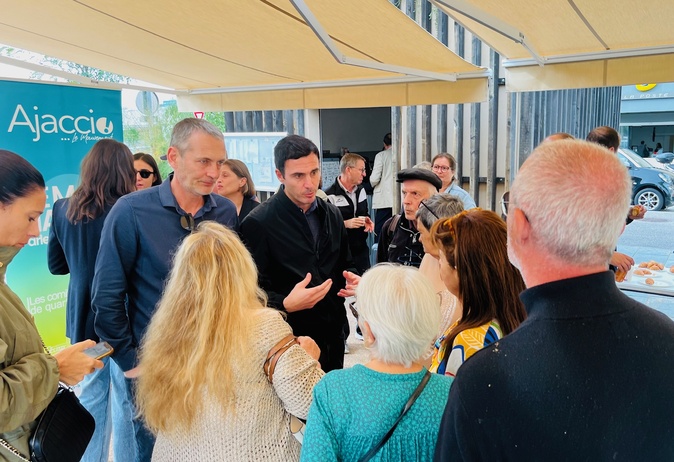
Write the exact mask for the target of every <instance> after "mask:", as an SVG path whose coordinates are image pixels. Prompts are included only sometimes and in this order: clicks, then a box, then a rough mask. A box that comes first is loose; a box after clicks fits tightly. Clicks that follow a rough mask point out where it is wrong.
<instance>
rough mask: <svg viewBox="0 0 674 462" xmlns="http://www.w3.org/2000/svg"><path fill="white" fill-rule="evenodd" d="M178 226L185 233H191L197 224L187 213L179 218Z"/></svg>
mask: <svg viewBox="0 0 674 462" xmlns="http://www.w3.org/2000/svg"><path fill="white" fill-rule="evenodd" d="M180 226H182V227H183V229H184V230H185V231H189V232H190V233H193V232H194V230H195V229H196V227H197V224H196V223H195V221H194V217H193V216H192V214H191V213H188V214H186V215H183V216H181V217H180Z"/></svg>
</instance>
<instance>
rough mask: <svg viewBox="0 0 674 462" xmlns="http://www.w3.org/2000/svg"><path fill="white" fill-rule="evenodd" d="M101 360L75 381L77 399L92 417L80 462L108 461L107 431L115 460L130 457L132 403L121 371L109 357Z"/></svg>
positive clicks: (133, 448) (132, 446) (132, 449)
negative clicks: (90, 432)
mask: <svg viewBox="0 0 674 462" xmlns="http://www.w3.org/2000/svg"><path fill="white" fill-rule="evenodd" d="M102 361H103V364H104V366H103V368H101V369H98V370H96V371H94V372H93V373H91V374H89V375H87V376H86V377H85V378H84V380H83V381H82V382H81V383H80V384H79V385H78V388H79V398H80V402H81V403H82V405H83V406H84V407H85V408H86V409H87V410H88V411H89V413H90V414H91V415H92V416H93V417H94V420H95V421H96V429H95V430H94V434H93V436H92V437H91V441H90V442H89V446H87V450H86V452H85V453H84V456H82V462H108V456H109V453H110V436H111V435H112V445H113V448H112V452H113V456H114V460H115V462H126V461H133V460H135V458H136V444H135V441H134V436H133V427H132V425H131V421H132V419H133V407H132V403H131V397H130V395H129V391H128V389H127V387H126V383H125V382H124V373H123V372H122V370H121V369H120V368H119V366H117V364H116V363H115V362H114V361H112V360H110V358H103V360H102Z"/></svg>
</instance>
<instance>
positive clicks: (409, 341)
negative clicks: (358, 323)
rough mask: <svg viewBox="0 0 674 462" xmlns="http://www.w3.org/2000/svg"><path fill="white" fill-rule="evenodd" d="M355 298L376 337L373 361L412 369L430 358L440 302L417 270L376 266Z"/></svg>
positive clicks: (386, 265)
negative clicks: (419, 362)
mask: <svg viewBox="0 0 674 462" xmlns="http://www.w3.org/2000/svg"><path fill="white" fill-rule="evenodd" d="M356 297H357V299H358V312H359V315H360V319H361V320H363V321H367V323H368V324H369V326H370V329H371V330H372V334H373V335H374V337H375V342H374V344H373V345H372V349H371V353H372V356H373V357H374V358H376V359H379V360H381V361H384V362H386V363H389V364H402V365H404V366H406V367H409V366H410V365H411V364H412V363H413V362H415V361H419V360H421V359H424V358H426V357H427V356H428V354H429V353H430V349H431V345H432V344H433V340H434V339H435V337H436V335H437V331H438V327H439V326H440V322H441V319H442V316H441V312H440V301H439V299H438V295H437V293H436V292H435V289H433V287H432V286H431V284H430V282H429V281H428V278H426V277H425V276H424V275H422V274H421V273H419V271H418V270H417V269H416V268H411V267H409V266H401V265H394V264H391V263H382V264H379V265H376V266H375V267H373V268H372V269H370V270H369V271H366V272H365V274H364V275H363V277H362V279H361V280H360V283H359V284H358V287H357V288H356Z"/></svg>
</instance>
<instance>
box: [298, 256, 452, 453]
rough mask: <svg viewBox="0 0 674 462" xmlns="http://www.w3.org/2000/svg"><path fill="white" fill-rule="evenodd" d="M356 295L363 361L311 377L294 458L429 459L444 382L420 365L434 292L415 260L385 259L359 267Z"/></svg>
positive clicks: (431, 327) (436, 316)
mask: <svg viewBox="0 0 674 462" xmlns="http://www.w3.org/2000/svg"><path fill="white" fill-rule="evenodd" d="M356 295H357V297H358V312H359V319H358V322H359V324H360V327H361V329H362V331H363V340H364V344H365V347H366V348H368V349H370V361H369V362H367V363H366V364H364V365H360V364H357V365H355V366H353V367H352V368H350V369H342V370H335V371H332V372H330V373H328V374H327V375H326V376H325V377H324V378H323V379H322V380H321V381H320V382H319V383H318V385H316V387H315V388H314V401H313V404H312V405H311V409H310V411H309V418H308V421H307V428H306V433H305V435H304V446H303V447H302V455H301V460H302V461H304V462H309V461H321V462H323V461H337V460H369V459H368V457H366V456H370V457H376V458H377V460H403V459H404V460H431V459H432V458H433V453H434V451H435V444H436V439H437V433H438V430H439V425H440V419H441V417H442V412H443V407H444V406H438V403H444V402H445V401H446V400H447V396H448V393H449V387H450V385H451V381H450V380H438V379H446V377H441V376H438V375H437V374H430V377H429V376H428V371H427V370H426V369H425V368H424V367H423V365H422V363H423V362H424V361H425V360H426V358H427V356H428V353H429V348H430V345H431V343H432V342H433V339H434V338H435V336H436V333H437V328H438V324H439V323H440V307H439V304H438V298H437V295H436V293H435V291H434V290H433V287H431V285H430V283H429V282H428V280H427V279H426V278H425V277H424V276H422V275H421V274H420V273H419V271H418V270H416V269H415V268H410V267H406V266H400V265H392V264H388V263H385V264H380V265H377V266H375V267H374V268H372V269H371V270H369V271H367V272H366V273H365V274H364V275H363V277H362V279H361V281H360V284H359V285H358V288H357V289H356ZM419 390H421V391H420V392H419ZM414 395H416V396H417V399H416V400H415V401H413V400H412V399H411V398H412V397H413V396H414ZM410 402H412V404H411V406H409V410H408V412H407V413H405V414H404V415H403V416H402V418H401V419H400V420H399V421H398V419H399V417H400V416H401V410H402V409H403V408H406V407H408V406H406V404H409V403H410ZM397 421H398V424H397V427H395V431H394V432H393V433H392V434H391V435H389V436H390V438H389V439H388V440H387V441H385V440H384V436H385V435H387V434H388V432H389V431H390V430H391V429H392V428H394V424H395V423H396V422H397ZM382 442H384V444H383V445H382V444H381V443H382Z"/></svg>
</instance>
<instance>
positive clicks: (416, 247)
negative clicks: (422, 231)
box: [377, 168, 442, 268]
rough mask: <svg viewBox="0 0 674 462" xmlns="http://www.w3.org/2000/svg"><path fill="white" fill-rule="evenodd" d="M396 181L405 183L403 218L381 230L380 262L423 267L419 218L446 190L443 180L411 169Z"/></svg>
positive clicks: (398, 176) (389, 221)
mask: <svg viewBox="0 0 674 462" xmlns="http://www.w3.org/2000/svg"><path fill="white" fill-rule="evenodd" d="M396 181H397V182H398V183H402V203H403V212H404V213H403V214H398V215H394V216H393V217H392V218H389V219H388V220H387V221H386V222H385V223H384V225H383V226H382V229H381V236H380V237H379V246H378V247H377V262H379V263H381V262H391V263H400V264H401V265H405V266H414V267H416V268H418V267H419V265H421V259H422V258H424V247H423V245H422V244H421V242H419V231H418V230H417V225H416V220H415V214H416V212H417V210H418V209H419V207H420V203H421V201H424V200H426V199H428V198H429V197H431V196H432V195H434V194H437V193H438V190H439V189H440V188H441V187H442V180H440V178H438V176H437V175H436V174H435V173H433V172H432V171H430V170H426V169H423V168H408V169H404V170H401V171H399V172H398V175H397V179H396Z"/></svg>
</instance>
